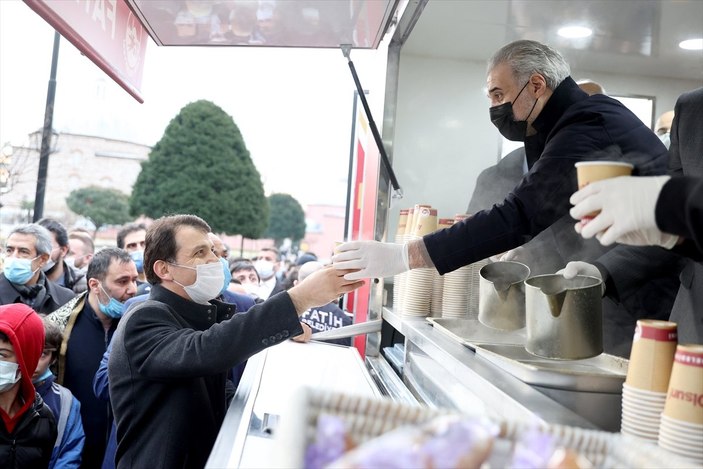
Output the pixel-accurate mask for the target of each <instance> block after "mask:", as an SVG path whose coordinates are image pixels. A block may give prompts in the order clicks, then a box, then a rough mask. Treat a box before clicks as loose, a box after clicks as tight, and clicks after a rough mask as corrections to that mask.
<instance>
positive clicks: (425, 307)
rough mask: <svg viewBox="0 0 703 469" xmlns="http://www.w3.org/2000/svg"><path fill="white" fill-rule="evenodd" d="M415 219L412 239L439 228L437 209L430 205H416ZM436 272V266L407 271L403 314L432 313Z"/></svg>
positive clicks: (422, 314)
mask: <svg viewBox="0 0 703 469" xmlns="http://www.w3.org/2000/svg"><path fill="white" fill-rule="evenodd" d="M414 220H415V222H414V223H415V227H414V230H413V236H412V239H420V238H422V237H423V236H425V235H426V234H430V233H432V232H433V231H436V230H437V209H433V208H429V207H420V208H419V209H418V207H417V206H416V207H415V217H414ZM434 272H435V269H434V268H423V269H413V270H411V271H410V272H408V273H407V277H406V278H405V280H404V283H405V287H404V298H403V299H402V300H401V302H402V304H403V309H402V311H401V313H400V314H401V316H404V317H425V316H428V315H429V314H430V298H431V297H432V282H433V279H434Z"/></svg>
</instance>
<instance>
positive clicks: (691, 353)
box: [664, 344, 703, 425]
mask: <svg viewBox="0 0 703 469" xmlns="http://www.w3.org/2000/svg"><path fill="white" fill-rule="evenodd" d="M664 415H666V416H667V417H671V418H673V419H677V420H682V421H684V422H689V423H693V424H697V425H701V424H703V345H692V344H691V345H679V346H678V347H677V348H676V356H675V357H674V366H673V367H672V369H671V379H670V380H669V389H668V391H667V395H666V405H665V406H664Z"/></svg>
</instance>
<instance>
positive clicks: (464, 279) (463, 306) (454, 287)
mask: <svg viewBox="0 0 703 469" xmlns="http://www.w3.org/2000/svg"><path fill="white" fill-rule="evenodd" d="M468 217H469V215H466V214H464V213H459V214H457V215H455V216H454V223H459V222H461V221H462V220H465V219H466V218H468ZM470 282H471V267H470V266H464V267H460V268H458V269H456V270H454V271H452V272H448V273H446V274H444V288H443V290H442V317H443V318H449V319H467V318H468V317H469V289H468V286H469V283H470Z"/></svg>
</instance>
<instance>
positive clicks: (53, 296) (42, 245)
mask: <svg viewBox="0 0 703 469" xmlns="http://www.w3.org/2000/svg"><path fill="white" fill-rule="evenodd" d="M51 249H52V245H51V233H49V231H48V230H47V229H46V228H44V227H43V226H40V225H37V224H36V223H30V224H28V225H21V226H17V227H15V228H14V229H13V230H12V231H10V234H9V235H8V236H7V240H6V241H5V256H6V257H5V262H4V265H3V273H2V275H0V304H4V305H6V304H11V303H24V304H26V305H28V306H30V307H31V308H32V309H34V311H36V312H37V313H39V314H49V313H51V312H52V311H54V310H56V309H58V308H59V307H60V306H62V305H64V304H65V303H66V302H68V301H69V300H70V299H71V298H73V297H74V296H75V294H74V293H73V291H71V290H69V289H68V288H64V287H62V286H60V285H57V284H56V283H54V282H52V281H51V280H49V279H48V278H47V277H46V275H45V274H44V272H42V268H43V267H44V266H45V265H46V264H47V262H49V256H50V255H51Z"/></svg>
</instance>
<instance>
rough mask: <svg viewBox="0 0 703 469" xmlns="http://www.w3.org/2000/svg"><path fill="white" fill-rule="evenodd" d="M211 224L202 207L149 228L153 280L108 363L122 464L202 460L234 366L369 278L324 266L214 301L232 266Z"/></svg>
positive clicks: (296, 330) (123, 325)
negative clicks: (273, 286) (236, 299)
mask: <svg viewBox="0 0 703 469" xmlns="http://www.w3.org/2000/svg"><path fill="white" fill-rule="evenodd" d="M208 232H210V227H209V226H208V224H207V223H205V222H204V221H203V220H202V219H200V218H198V217H196V216H194V215H175V216H169V217H163V218H160V219H159V220H156V221H155V222H154V223H153V224H152V225H151V226H150V227H149V229H148V231H147V234H146V248H145V251H144V261H145V263H144V271H145V273H146V277H147V280H148V281H149V283H151V284H152V285H153V287H152V289H151V293H150V296H149V299H148V300H146V301H144V302H142V303H140V304H138V305H137V306H135V307H133V308H131V309H130V311H129V312H128V313H127V314H126V315H125V316H124V317H123V318H122V320H121V321H120V325H119V326H118V328H117V332H116V333H115V336H114V338H113V341H112V353H111V355H110V359H109V362H108V375H109V381H110V397H111V400H112V408H113V410H114V413H115V421H116V423H117V453H116V457H115V459H116V465H117V467H118V468H127V467H130V468H131V467H153V468H161V467H162V468H169V469H170V468H175V467H188V468H191V467H192V468H202V467H203V466H204V465H205V463H206V461H207V458H208V455H209V454H210V451H211V449H212V446H213V444H214V443H215V439H216V437H217V433H218V431H219V429H220V426H221V424H222V421H223V420H224V416H225V410H226V408H225V403H226V402H225V381H226V378H227V372H228V371H229V370H230V369H231V368H232V367H233V366H235V365H236V364H238V363H241V362H243V361H245V360H247V359H248V358H249V357H251V356H252V355H254V354H255V353H258V352H260V351H261V350H263V349H265V348H267V347H270V346H272V345H276V344H278V343H280V342H283V341H284V340H287V339H289V338H292V337H295V336H297V335H299V334H301V333H302V332H303V330H302V327H301V325H300V320H299V316H300V314H302V313H303V312H304V311H306V310H307V309H308V308H311V307H315V306H319V305H322V304H326V303H328V302H330V301H331V300H332V299H333V298H336V297H338V296H339V295H341V294H343V293H347V292H349V291H352V290H354V289H355V288H358V287H359V286H361V285H362V282H354V281H347V280H344V277H343V275H344V273H345V272H339V271H338V270H335V269H331V268H326V269H321V270H319V271H318V272H315V273H314V274H312V275H311V276H310V277H309V278H308V279H306V280H305V281H304V282H301V283H300V284H299V285H296V286H295V287H293V288H291V289H290V290H289V291H288V292H281V293H278V294H276V295H273V296H272V297H270V298H269V299H268V300H266V301H265V302H263V303H261V304H257V305H255V306H253V307H252V308H251V309H249V311H247V312H245V313H241V314H234V313H235V308H234V305H231V304H228V303H222V302H219V301H217V300H213V298H215V297H217V296H218V295H219V294H220V291H221V290H222V286H223V284H224V272H223V269H222V264H221V263H220V261H219V259H218V257H217V256H216V255H215V254H214V252H213V244H212V241H210V239H209V238H208ZM281 392H283V393H285V390H282V391H281ZM282 398H283V399H285V396H282Z"/></svg>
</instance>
